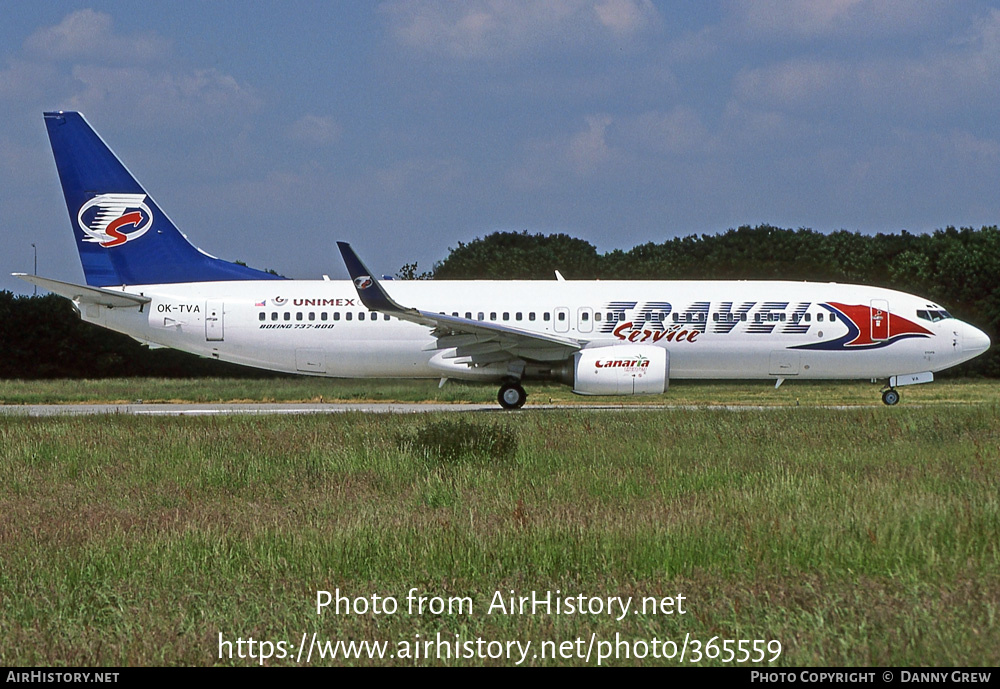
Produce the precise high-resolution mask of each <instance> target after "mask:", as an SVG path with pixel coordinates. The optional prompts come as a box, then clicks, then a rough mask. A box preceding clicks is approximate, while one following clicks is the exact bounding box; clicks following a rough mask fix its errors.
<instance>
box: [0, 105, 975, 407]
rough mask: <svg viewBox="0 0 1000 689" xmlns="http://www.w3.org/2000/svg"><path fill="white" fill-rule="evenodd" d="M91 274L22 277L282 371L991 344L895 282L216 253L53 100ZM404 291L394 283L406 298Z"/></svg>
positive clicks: (623, 379)
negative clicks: (333, 266)
mask: <svg viewBox="0 0 1000 689" xmlns="http://www.w3.org/2000/svg"><path fill="white" fill-rule="evenodd" d="M45 123H46V126H47V128H48V133H49V138H50V141H51V143H52V151H53V154H54V155H55V160H56V167H57V168H58V171H59V178H60V181H61V182H62V187H63V193H64V195H65V197H66V205H67V208H68V210H69V217H70V222H71V224H72V226H73V232H74V235H75V237H76V242H77V247H78V249H79V252H80V259H81V261H82V263H83V271H84V275H85V277H86V282H87V284H86V285H76V284H71V283H66V282H61V281H57V280H52V279H48V278H39V277H36V276H31V275H24V274H18V275H19V277H21V278H23V279H25V280H27V281H28V282H31V283H34V284H36V285H38V286H39V287H42V288H44V289H47V290H49V291H51V292H54V293H56V294H59V295H61V296H64V297H66V298H68V299H70V300H72V302H73V304H74V306H75V307H76V309H77V310H78V311H79V313H80V316H81V317H82V318H83V319H84V320H85V321H87V322H89V323H95V324H97V325H100V326H102V327H105V328H109V329H111V330H115V331H118V332H122V333H126V334H128V335H130V336H132V337H133V338H135V339H136V340H139V341H140V342H143V343H146V344H148V345H150V346H152V347H172V348H175V349H180V350H183V351H186V352H192V353H194V354H198V355H201V356H206V357H212V358H215V359H220V360H223V361H230V362H235V363H239V364H245V365H248V366H255V367H259V368H264V369H270V370H274V371H285V372H289V373H301V374H307V375H315V376H333V377H341V378H369V377H370V378H441V379H448V378H455V379H460V380H482V381H490V382H494V383H497V384H499V385H500V391H499V395H498V400H499V402H500V404H501V405H502V406H503V407H505V408H508V409H514V408H518V407H521V406H522V405H523V404H524V402H525V399H526V394H525V391H524V388H523V387H522V381H530V380H555V381H560V382H563V383H566V384H567V385H570V386H572V388H573V391H574V392H576V393H579V394H582V395H638V394H659V393H662V392H664V391H665V390H666V388H667V385H668V382H669V380H670V379H689V378H710V379H771V380H775V381H776V384H779V385H780V384H781V382H782V381H784V380H785V379H796V378H797V379H810V380H815V379H835V378H838V379H851V378H874V379H886V380H887V385H886V387H885V388H884V389H883V396H882V399H883V401H884V402H885V403H886V404H895V403H896V402H898V401H899V393H898V392H897V390H896V388H897V387H899V386H902V385H910V384H915V383H926V382H930V381H932V380H933V377H934V376H933V374H934V372H935V371H940V370H942V369H945V368H948V367H950V366H955V365H956V364H959V363H961V362H963V361H967V360H968V359H971V358H973V357H975V356H977V355H978V354H981V353H982V352H984V351H986V350H987V349H988V348H989V346H990V340H989V338H988V337H987V336H986V334H985V333H983V332H982V331H980V330H978V329H977V328H975V327H973V326H971V325H969V324H968V323H964V322H962V321H959V320H957V319H955V318H953V317H952V316H951V315H950V314H949V313H948V312H947V311H946V310H945V309H944V308H942V307H941V306H939V305H938V304H934V303H932V302H929V301H927V300H926V299H923V298H921V297H917V296H913V295H911V294H905V293H902V292H896V291H893V290H889V289H883V288H879V287H866V286H861V285H841V284H835V283H830V284H821V283H809V282H779V281H759V282H758V281H707V280H706V281H611V280H608V281H577V280H573V281H566V280H562V279H557V280H553V281H551V282H538V281H486V280H472V281H433V280H430V281H393V282H385V281H380V280H378V279H377V278H376V277H375V274H374V273H372V271H371V270H369V269H368V268H367V267H365V265H364V263H362V261H361V260H360V259H359V258H358V256H357V255H356V254H355V252H354V251H353V250H352V249H351V247H350V246H349V245H348V244H346V243H344V242H339V243H338V244H339V247H340V251H341V254H342V256H343V259H344V261H345V263H346V265H347V269H348V272H349V273H350V276H351V280H350V281H346V280H328V279H324V280H286V279H283V278H280V277H278V276H275V275H272V274H269V273H266V272H262V271H258V270H254V269H253V268H248V267H246V266H243V265H239V264H235V263H230V262H227V261H223V260H221V259H218V258H214V257H212V256H209V255H208V254H206V253H204V252H202V251H201V250H199V249H197V248H195V247H194V246H193V245H192V244H190V243H189V242H188V241H187V238H186V237H185V236H184V235H183V234H181V232H180V231H178V229H177V228H176V227H175V226H174V225H173V223H172V222H171V221H170V219H169V218H168V217H167V216H166V215H165V214H164V213H163V211H162V210H161V209H160V207H159V206H158V205H157V204H156V202H155V201H154V200H153V199H152V198H151V197H150V196H149V195H148V194H147V193H146V191H145V189H143V188H142V187H141V186H140V185H139V183H138V182H137V181H136V179H135V178H134V177H133V176H132V174H131V173H130V172H129V171H128V170H127V169H126V168H125V166H124V165H122V163H121V162H120V161H119V160H118V158H117V157H116V156H115V155H114V153H112V151H111V150H110V149H109V148H108V146H107V145H106V144H105V143H104V142H103V141H102V140H101V138H100V137H99V136H98V135H97V134H96V132H94V130H93V129H92V128H91V127H90V125H89V124H87V122H86V120H84V118H83V117H82V116H81V115H80V114H79V113H76V112H50V113H45ZM390 292H391V294H390Z"/></svg>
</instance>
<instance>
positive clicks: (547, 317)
mask: <svg viewBox="0 0 1000 689" xmlns="http://www.w3.org/2000/svg"><path fill="white" fill-rule="evenodd" d="M551 319H552V314H551V313H549V312H548V311H546V312H545V313H543V314H542V320H543V321H546V322H548V321H549V320H551Z"/></svg>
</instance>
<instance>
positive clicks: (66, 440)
mask: <svg viewBox="0 0 1000 689" xmlns="http://www.w3.org/2000/svg"><path fill="white" fill-rule="evenodd" d="M678 387H680V386H678ZM782 390H784V388H782ZM778 392H781V391H780V390H779V391H778ZM698 394H703V393H701V392H699V393H698ZM723 401H727V400H723ZM949 401H951V400H949ZM957 401H961V400H957ZM998 411H1000V409H998V406H997V405H996V404H995V403H986V404H972V403H965V404H952V403H938V402H927V403H925V404H923V405H921V406H916V405H914V406H911V407H906V406H903V405H901V406H900V407H897V408H892V409H889V408H883V407H881V406H878V407H872V408H859V409H848V410H826V409H813V408H789V409H769V410H761V411H754V410H750V411H721V410H686V409H676V410H663V411H649V410H643V411H629V410H627V409H625V410H621V411H612V412H606V411H605V412H601V411H591V410H569V411H563V410H555V411H537V412H534V413H520V414H502V413H500V412H498V413H496V414H464V415H462V416H461V417H460V421H458V422H457V423H459V424H460V425H461V427H462V429H463V430H462V432H465V433H468V434H470V435H472V436H477V435H479V434H482V435H484V437H488V438H495V437H503V438H507V437H516V439H517V440H516V443H515V446H516V450H515V451H514V452H513V453H512V454H511V453H502V454H497V455H495V456H494V457H490V456H489V454H488V453H484V452H471V451H470V452H469V453H468V454H466V455H463V456H462V458H461V459H460V460H459V461H456V460H455V459H454V458H452V457H446V456H444V455H440V454H436V453H435V452H433V451H428V450H427V449H426V448H425V447H423V446H421V445H420V443H419V442H418V441H417V440H416V439H419V438H421V437H422V436H421V433H422V432H423V433H425V434H426V433H427V432H428V429H430V430H431V431H433V432H434V433H437V434H438V435H440V432H441V429H444V430H446V431H447V429H448V428H449V427H448V424H454V423H456V421H455V415H453V414H449V415H444V414H429V415H363V414H337V415H329V416H327V415H324V416H304V417H286V416H275V417H257V416H254V417H248V416H225V417H212V418H158V419H155V420H151V419H149V418H136V417H127V416H117V415H110V416H100V417H86V418H78V417H56V418H46V419H36V418H27V417H5V416H0V457H2V463H0V485H3V486H4V490H3V492H2V494H0V564H2V567H0V663H2V664H4V665H60V664H67V665H137V664H192V665H206V664H217V663H222V664H249V663H251V661H250V660H239V659H235V660H230V659H228V658H225V659H222V660H220V659H219V658H218V641H219V634H220V633H222V634H223V635H224V637H225V638H226V639H227V640H230V641H234V642H235V641H236V639H237V638H240V637H242V638H244V639H246V638H248V637H251V636H252V637H254V638H255V639H258V640H260V639H265V640H271V641H279V640H285V641H288V642H291V641H294V643H295V644H298V642H299V641H300V639H301V636H302V634H303V633H307V634H308V635H310V636H311V635H312V633H314V632H315V633H317V635H318V637H319V638H320V639H349V640H355V641H360V640H385V641H391V642H393V643H395V642H397V641H399V640H413V639H414V638H415V635H416V634H420V635H421V637H420V638H422V639H427V638H428V637H430V638H433V637H434V635H435V634H436V633H438V632H440V633H441V634H442V635H444V636H445V637H446V638H450V639H454V638H455V637H454V635H455V634H460V635H462V638H463V639H467V638H472V639H475V638H476V637H482V638H484V639H487V640H499V641H506V640H514V639H517V640H532V641H533V642H535V643H536V644H540V643H541V642H542V641H543V640H553V641H556V642H562V641H567V640H574V639H576V638H584V639H589V638H590V635H591V634H592V633H593V634H596V635H597V638H598V639H612V640H613V639H614V635H615V633H618V634H620V635H621V638H624V639H629V640H636V639H644V640H647V641H650V640H652V639H653V638H654V637H656V638H658V639H660V640H663V639H672V640H675V641H682V640H683V638H684V636H685V635H686V634H690V637H691V638H697V639H701V640H703V641H706V642H707V641H708V640H709V639H711V638H712V637H719V638H720V639H777V640H779V641H780V642H781V643H782V646H783V652H782V654H781V656H780V658H779V659H778V660H777V661H776V663H775V665H782V666H790V665H823V666H825V665H895V666H919V665H987V666H995V665H998V664H1000V643H998V641H1000V627H998V620H997V611H998V608H1000V490H998V488H1000V486H998V483H1000V479H998V476H1000V472H998V469H1000V467H998V460H1000V421H998ZM435 442H437V441H435ZM411 587H416V588H417V589H418V590H419V591H420V592H422V593H425V594H426V595H437V596H445V597H447V596H468V597H470V598H472V600H473V601H474V605H475V608H474V612H473V614H471V615H459V614H450V615H449V614H442V615H422V616H413V615H408V614H405V613H402V612H401V613H397V614H395V615H379V616H374V615H370V614H369V615H339V616H338V615H336V614H334V613H333V612H332V611H328V612H326V613H324V614H323V615H319V616H318V615H317V614H316V611H315V598H316V591H317V590H330V591H333V590H334V589H336V588H339V589H340V590H341V592H343V593H346V594H348V595H349V596H351V597H357V596H361V597H368V598H369V599H370V598H371V596H372V595H373V594H378V595H380V596H394V597H396V598H397V599H399V601H400V604H401V605H403V606H405V596H406V593H407V591H408V590H409V589H410V588H411ZM511 589H514V590H515V591H517V592H518V593H519V594H521V593H525V592H530V591H532V590H537V591H546V590H552V591H555V590H556V589H559V590H560V591H562V592H563V594H569V595H576V594H579V593H583V594H586V595H587V596H615V595H622V596H632V597H634V599H635V600H636V601H638V600H640V599H641V598H642V597H644V596H656V597H664V596H673V595H676V594H678V593H679V594H683V595H684V596H685V597H686V606H687V609H688V613H687V614H686V615H684V616H680V615H674V616H662V615H660V616H657V615H651V614H646V615H629V616H627V617H626V619H624V620H623V621H621V622H618V621H616V620H615V619H613V618H610V619H609V618H608V617H607V616H591V615H582V616H581V615H573V616H566V615H559V616H556V615H535V616H531V615H525V616H507V615H487V614H485V611H486V608H487V606H488V604H489V601H490V598H491V596H492V595H493V593H494V592H495V591H497V590H499V591H501V592H504V593H506V592H508V591H509V590H511ZM289 662H290V661H289V660H287V659H286V660H278V659H272V660H271V661H270V664H288V663H289ZM315 662H316V659H315V658H314V663H315ZM389 662H390V661H381V662H376V661H371V662H369V661H351V662H350V664H386V663H389ZM392 662H395V663H396V664H436V663H437V662H438V661H436V660H430V661H425V660H423V659H421V660H420V661H412V660H408V661H404V660H401V659H396V660H395V661H392ZM442 662H448V663H449V664H462V665H464V664H480V663H484V662H485V663H487V664H494V663H495V664H508V663H507V661H482V660H454V659H452V660H450V661H442ZM594 662H596V661H592V662H591V663H590V664H594ZM607 662H608V663H609V664H636V663H638V662H640V661H637V660H635V659H629V660H618V661H607ZM641 662H643V663H644V664H652V663H655V662H663V661H653V660H652V659H647V660H645V661H641ZM675 662H676V661H675ZM718 662H719V661H710V660H707V659H706V660H703V661H702V663H701V664H713V663H714V664H718ZM340 663H343V664H347V661H340ZM529 663H531V664H557V663H558V664H583V661H582V660H573V659H563V660H545V661H543V660H541V659H529ZM326 664H329V661H326Z"/></svg>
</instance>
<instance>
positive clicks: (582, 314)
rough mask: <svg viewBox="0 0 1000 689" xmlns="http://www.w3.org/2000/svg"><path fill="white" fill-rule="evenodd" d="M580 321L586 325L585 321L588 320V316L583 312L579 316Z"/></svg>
mask: <svg viewBox="0 0 1000 689" xmlns="http://www.w3.org/2000/svg"><path fill="white" fill-rule="evenodd" d="M580 320H581V321H583V322H584V323H586V322H587V321H589V320H590V314H589V313H587V312H586V311H584V312H583V313H581V314H580Z"/></svg>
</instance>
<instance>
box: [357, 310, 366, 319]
mask: <svg viewBox="0 0 1000 689" xmlns="http://www.w3.org/2000/svg"><path fill="white" fill-rule="evenodd" d="M364 319H365V312H364V311H362V312H361V313H359V314H358V320H359V321H363V320H364Z"/></svg>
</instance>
